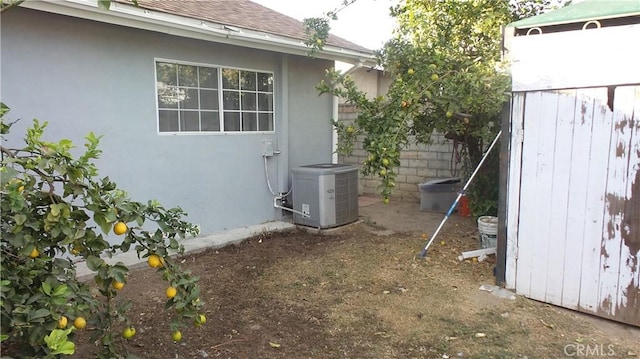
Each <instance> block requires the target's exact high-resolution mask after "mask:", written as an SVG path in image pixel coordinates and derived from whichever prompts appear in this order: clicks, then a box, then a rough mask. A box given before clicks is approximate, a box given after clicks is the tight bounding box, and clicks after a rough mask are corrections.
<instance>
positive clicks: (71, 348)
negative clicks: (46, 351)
mask: <svg viewBox="0 0 640 359" xmlns="http://www.w3.org/2000/svg"><path fill="white" fill-rule="evenodd" d="M75 352H76V345H75V344H74V343H73V342H70V341H66V342H64V343H62V344H60V346H59V347H58V349H56V350H54V351H52V352H51V354H54V355H56V354H65V355H71V354H73V353H75Z"/></svg>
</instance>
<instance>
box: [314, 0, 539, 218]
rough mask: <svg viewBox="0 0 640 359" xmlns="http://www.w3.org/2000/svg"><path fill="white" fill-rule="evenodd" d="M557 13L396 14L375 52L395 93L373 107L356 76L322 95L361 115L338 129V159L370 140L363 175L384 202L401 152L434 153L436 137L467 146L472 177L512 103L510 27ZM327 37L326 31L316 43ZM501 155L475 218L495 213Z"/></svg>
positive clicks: (414, 5)
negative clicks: (506, 42) (507, 52)
mask: <svg viewBox="0 0 640 359" xmlns="http://www.w3.org/2000/svg"><path fill="white" fill-rule="evenodd" d="M349 3H352V2H349ZM349 3H348V2H345V5H348V4H349ZM550 7H551V1H549V0H537V1H512V2H511V3H509V2H507V1H504V0H470V1H460V0H405V1H401V2H400V4H399V5H397V6H395V7H393V8H391V10H390V11H391V14H392V16H393V17H395V19H396V21H397V28H396V30H395V33H394V36H393V38H392V39H391V40H390V41H388V42H387V43H386V44H385V46H384V47H383V48H382V49H381V50H380V51H378V52H377V58H378V62H379V65H380V66H381V67H382V68H383V69H384V71H385V73H386V75H387V76H389V77H390V78H392V79H393V82H392V83H391V85H390V87H389V90H388V92H387V93H386V94H385V95H384V96H379V97H377V98H374V99H368V98H367V96H366V93H364V92H363V91H361V90H359V89H358V88H357V86H356V85H355V83H354V82H353V80H352V79H351V78H350V77H349V76H344V75H343V74H341V73H340V72H337V71H333V70H332V71H328V73H327V78H328V79H327V81H324V82H322V83H321V84H320V85H318V90H319V92H320V93H330V94H333V95H336V96H338V97H341V98H343V99H345V100H346V102H347V103H349V104H352V105H355V106H356V107H357V109H358V111H359V115H358V118H357V119H356V120H355V122H354V123H353V124H348V125H345V124H342V123H339V122H337V121H336V122H334V124H335V125H336V127H337V128H338V133H339V136H340V145H339V147H338V150H339V151H340V152H341V153H343V154H347V153H348V152H349V151H350V150H352V149H353V144H354V141H356V140H362V141H363V147H364V149H365V150H366V151H367V152H368V153H369V156H368V158H367V160H366V161H365V162H364V163H363V164H362V172H363V174H364V175H371V174H373V175H377V176H379V177H380V178H381V186H380V192H381V194H382V196H383V197H384V200H385V201H388V198H389V196H390V194H391V192H392V189H393V187H394V186H395V178H396V172H395V171H396V168H397V166H398V165H399V164H400V152H401V151H402V149H403V148H405V146H406V145H407V144H409V143H410V142H418V143H424V144H429V143H431V142H432V138H433V137H432V135H433V134H434V133H441V134H444V135H445V137H446V138H447V139H449V140H451V141H454V144H455V145H459V146H460V148H461V153H462V154H463V159H464V162H463V169H464V170H466V171H465V172H467V173H468V172H469V170H471V169H473V167H475V165H476V164H477V163H478V162H479V161H480V159H481V157H482V155H483V150H484V148H485V146H486V144H487V143H488V141H490V140H491V139H493V137H494V136H495V135H496V134H497V132H498V129H499V124H500V121H501V112H502V108H503V104H504V103H505V101H507V100H508V95H507V93H508V91H509V88H510V78H509V76H508V72H507V69H506V65H507V64H505V63H504V62H503V61H502V41H501V40H502V33H501V31H502V27H503V26H505V25H506V24H508V23H510V22H511V21H513V20H515V19H517V18H518V17H519V16H522V15H530V14H533V13H536V12H540V11H543V10H545V9H547V8H550ZM306 24H307V26H309V25H310V24H313V22H311V21H308V22H306ZM326 31H327V29H326V26H325V27H323V30H322V32H320V33H316V34H315V35H318V34H320V35H322V34H323V33H325V32H326ZM312 45H313V44H312ZM495 152H496V154H497V151H495ZM496 154H494V158H491V159H490V161H488V163H487V165H486V166H485V167H484V168H483V171H482V172H481V173H480V175H479V176H478V178H477V179H476V181H475V182H474V185H473V186H472V187H471V188H470V190H469V193H468V195H469V197H470V199H471V204H472V211H473V212H474V213H475V214H494V215H495V212H496V211H497V195H498V185H497V172H498V170H497V168H498V163H497V156H496Z"/></svg>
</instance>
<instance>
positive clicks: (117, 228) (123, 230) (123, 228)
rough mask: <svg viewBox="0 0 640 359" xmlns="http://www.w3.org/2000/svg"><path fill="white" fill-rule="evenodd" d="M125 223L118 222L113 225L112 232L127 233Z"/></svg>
mask: <svg viewBox="0 0 640 359" xmlns="http://www.w3.org/2000/svg"><path fill="white" fill-rule="evenodd" d="M127 229H128V228H127V224H126V223H124V222H118V223H116V225H115V226H113V233H115V234H116V235H118V236H119V235H121V234H125V233H127Z"/></svg>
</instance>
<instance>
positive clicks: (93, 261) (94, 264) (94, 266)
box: [87, 255, 105, 272]
mask: <svg viewBox="0 0 640 359" xmlns="http://www.w3.org/2000/svg"><path fill="white" fill-rule="evenodd" d="M104 264H105V263H104V260H103V259H102V258H100V257H96V256H92V255H90V256H88V257H87V268H89V270H91V271H93V272H95V271H97V270H99V269H100V268H101V267H102V266H103V265H104Z"/></svg>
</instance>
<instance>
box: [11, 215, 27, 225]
mask: <svg viewBox="0 0 640 359" xmlns="http://www.w3.org/2000/svg"><path fill="white" fill-rule="evenodd" d="M13 219H14V220H15V221H16V224H17V225H19V226H21V225H23V224H24V222H26V221H27V216H26V215H24V214H22V213H18V214H16V215H15V216H13Z"/></svg>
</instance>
